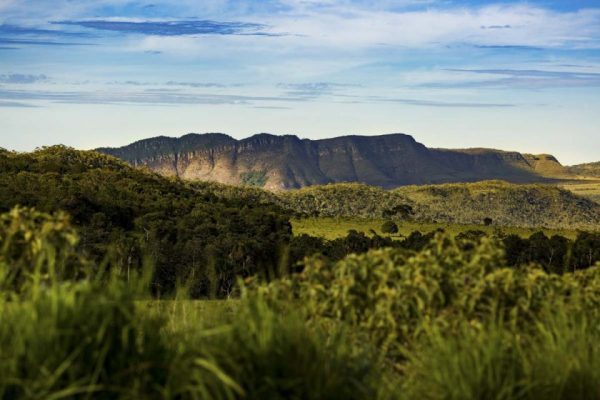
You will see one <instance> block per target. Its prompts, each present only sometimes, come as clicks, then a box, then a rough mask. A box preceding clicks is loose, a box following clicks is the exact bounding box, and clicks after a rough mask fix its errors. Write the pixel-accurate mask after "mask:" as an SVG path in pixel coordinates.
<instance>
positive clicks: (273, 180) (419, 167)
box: [97, 133, 567, 190]
mask: <svg viewBox="0 0 600 400" xmlns="http://www.w3.org/2000/svg"><path fill="white" fill-rule="evenodd" d="M97 151H99V152H102V153H105V154H109V155H112V156H115V157H118V158H121V159H122V160H124V161H126V162H128V163H130V164H132V165H134V166H146V167H148V168H150V169H151V170H153V171H156V172H158V173H160V174H162V175H166V176H178V177H180V178H182V179H187V180H208V181H217V182H222V183H228V184H249V185H255V186H261V187H264V188H266V189H269V190H281V189H292V188H300V187H305V186H311V185H318V184H327V183H337V182H362V183H366V184H369V185H375V186H381V187H384V188H392V187H397V186H402V185H410V184H427V183H448V182H473V181H480V180H488V179H503V180H506V181H510V182H515V183H527V182H547V181H551V180H552V178H553V177H555V176H557V175H561V174H566V173H567V170H566V169H565V168H564V167H563V166H562V165H561V164H560V163H559V162H558V160H556V158H554V157H553V156H550V155H531V154H521V153H518V152H507V151H500V150H493V149H462V150H448V149H430V148H427V147H425V146H424V145H423V144H421V143H418V142H417V141H415V139H414V138H413V137H411V136H409V135H405V134H389V135H381V136H354V135H353V136H342V137H336V138H332V139H322V140H309V139H300V138H298V137H297V136H291V135H285V136H276V135H270V134H266V133H261V134H258V135H254V136H252V137H249V138H246V139H242V140H236V139H234V138H232V137H230V136H228V135H225V134H221V133H207V134H188V135H185V136H182V137H181V138H171V137H164V136H161V137H156V138H152V139H146V140H141V141H138V142H135V143H132V144H130V145H128V146H124V147H120V148H100V149H97Z"/></svg>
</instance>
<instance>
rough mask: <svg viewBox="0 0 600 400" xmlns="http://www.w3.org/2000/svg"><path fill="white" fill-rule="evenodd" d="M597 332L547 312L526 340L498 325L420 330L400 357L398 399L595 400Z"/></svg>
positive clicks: (572, 316)
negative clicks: (403, 359) (404, 359)
mask: <svg viewBox="0 0 600 400" xmlns="http://www.w3.org/2000/svg"><path fill="white" fill-rule="evenodd" d="M599 342H600V326H599V325H598V323H597V322H596V321H594V320H593V319H591V318H589V317H588V316H586V315H585V314H582V313H569V312H568V311H566V310H565V309H564V308H560V307H559V308H557V309H554V310H553V312H551V313H547V315H544V316H543V319H540V321H538V322H537V323H536V324H535V325H534V327H533V331H532V332H530V333H529V334H528V335H527V336H520V335H515V334H513V333H511V332H510V331H508V330H506V329H505V328H504V327H502V326H501V325H499V324H493V323H492V324H488V325H486V326H484V327H482V328H481V329H473V327H472V326H470V325H467V324H465V325H463V326H461V327H460V328H459V329H458V330H457V331H456V332H455V334H453V335H448V334H447V333H446V332H444V331H443V330H440V329H435V328H433V329H428V330H427V331H426V333H425V334H424V335H423V336H422V337H421V338H420V339H419V341H418V343H417V344H416V345H415V346H414V347H413V348H412V349H410V350H409V351H407V352H406V353H405V355H406V357H407V362H406V364H405V365H404V366H403V374H404V379H403V382H404V385H403V387H402V393H403V395H402V396H401V398H404V399H432V400H433V399H456V400H468V399H498V400H500V399H507V400H508V399H523V400H536V399H548V400H559V399H580V400H586V399H589V400H592V399H597V398H599V397H600V369H599V367H600V361H599V360H600V358H599V357H600V346H599V345H598V343H599Z"/></svg>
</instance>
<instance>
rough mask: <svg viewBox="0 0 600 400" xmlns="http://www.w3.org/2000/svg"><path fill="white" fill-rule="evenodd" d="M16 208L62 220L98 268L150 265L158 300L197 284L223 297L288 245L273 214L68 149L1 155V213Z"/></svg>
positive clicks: (284, 222)
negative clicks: (184, 284) (179, 286)
mask: <svg viewBox="0 0 600 400" xmlns="http://www.w3.org/2000/svg"><path fill="white" fill-rule="evenodd" d="M17 205H20V206H22V207H34V208H35V209H36V210H38V211H42V212H55V211H59V210H60V211H64V212H66V213H67V214H68V215H69V216H70V218H71V220H72V223H73V225H74V226H75V227H77V230H78V232H79V235H80V238H81V239H80V247H81V248H82V250H83V251H84V252H85V253H86V254H87V255H88V256H89V257H90V258H91V259H92V260H95V261H96V262H98V263H100V262H102V261H103V259H104V258H106V257H107V255H108V254H110V255H111V257H112V260H113V261H112V262H113V263H115V264H116V267H118V268H120V269H122V270H130V269H132V268H137V269H139V268H140V267H141V266H142V265H143V263H144V262H145V261H148V262H151V263H152V265H153V266H154V268H155V276H154V287H155V290H156V292H157V293H166V292H169V291H172V289H173V288H174V287H175V285H176V283H177V281H178V280H181V281H185V280H189V279H193V281H194V283H193V286H194V289H193V290H194V293H196V294H197V295H208V294H209V291H210V290H213V291H215V293H212V295H218V296H226V295H228V294H229V293H230V292H231V290H232V289H233V285H234V283H235V279H236V277H237V276H240V277H244V276H249V275H253V274H256V273H261V274H266V275H268V274H269V270H270V269H271V268H272V266H273V265H277V263H278V261H279V259H280V257H281V254H280V251H281V249H283V248H284V247H285V245H286V244H287V243H288V242H289V240H290V236H291V227H290V224H289V221H288V218H287V217H286V214H285V213H284V212H282V211H281V210H280V209H279V208H278V207H277V206H275V205H272V204H264V203H263V204H261V203H258V202H252V201H248V199H236V198H235V197H233V196H230V197H227V198H224V197H217V196H215V195H213V194H211V193H210V192H208V191H202V190H199V189H198V188H194V187H190V186H188V185H186V184H184V183H182V182H180V181H177V180H175V179H167V178H163V177H160V176H158V175H156V174H153V173H148V172H145V171H142V170H138V169H134V168H132V167H130V166H128V165H126V164H125V163H123V162H121V161H118V160H117V159H115V158H112V157H108V156H105V155H101V154H99V153H95V152H82V151H76V150H72V149H68V148H65V147H49V148H44V149H41V150H38V151H36V152H34V153H11V152H7V151H4V152H2V153H0V211H8V210H10V209H11V208H13V207H14V206H17ZM211 288H212V289H211Z"/></svg>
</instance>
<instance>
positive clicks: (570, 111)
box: [0, 0, 600, 164]
mask: <svg viewBox="0 0 600 400" xmlns="http://www.w3.org/2000/svg"><path fill="white" fill-rule="evenodd" d="M188 132H224V133H229V134H231V135H232V136H234V137H237V138H242V137H246V136H249V135H251V134H254V133H259V132H271V133H277V134H296V135H299V136H301V137H307V138H324V137H332V136H338V135H344V134H366V135H375V134H383V133H392V132H403V133H408V134H411V135H413V136H414V137H415V138H416V139H417V140H418V141H420V142H422V143H424V144H426V145H428V146H430V147H450V148H465V147H494V148H501V149H505V150H519V151H524V152H532V153H552V154H554V155H556V156H557V157H558V158H559V159H560V160H561V161H562V162H563V163H565V164H574V163H579V162H587V161H597V160H600V0H587V1H584V0H573V1H566V0H560V1H559V0H538V1H535V0H532V1H523V2H521V1H517V2H511V1H502V2H499V1H496V2H494V1H483V0H463V1H458V0H382V1H366V0H263V1H240V0H238V1H232V0H204V1H196V0H179V1H165V0H147V1H146V0H138V1H125V0H52V1H46V0H0V147H5V148H9V149H16V150H31V149H33V148H35V147H37V146H42V145H50V144H56V143H63V144H66V145H70V146H74V147H77V148H93V147H97V146H120V145H124V144H127V143H129V142H132V141H134V140H139V139H143V138H147V137H151V136H157V135H168V136H180V135H183V134H185V133H188Z"/></svg>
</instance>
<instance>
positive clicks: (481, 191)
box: [277, 181, 600, 230]
mask: <svg viewBox="0 0 600 400" xmlns="http://www.w3.org/2000/svg"><path fill="white" fill-rule="evenodd" d="M277 196H278V199H279V200H280V204H281V205H282V206H283V207H285V208H287V209H289V210H292V211H294V212H296V213H297V215H299V216H305V217H350V218H352V217H359V218H382V217H383V218H398V219H412V220H415V221H422V222H428V223H431V222H437V223H455V224H467V225H469V224H482V223H483V221H484V219H485V218H491V220H492V223H493V224H494V225H496V226H521V227H538V228H539V227H548V228H556V229H560V228H569V229H592V230H597V229H598V228H599V227H600V205H599V204H597V203H595V202H593V201H591V200H589V199H585V198H582V197H578V196H576V195H574V194H573V193H571V192H570V191H567V190H564V189H561V188H558V187H556V186H552V185H543V184H522V185H516V184H510V183H506V182H501V181H487V182H477V183H461V184H443V185H424V186H406V187H401V188H398V189H394V190H384V189H380V188H377V187H372V186H367V185H362V184H335V185H325V186H313V187H308V188H303V189H299V190H292V191H288V192H284V193H279V194H277Z"/></svg>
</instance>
